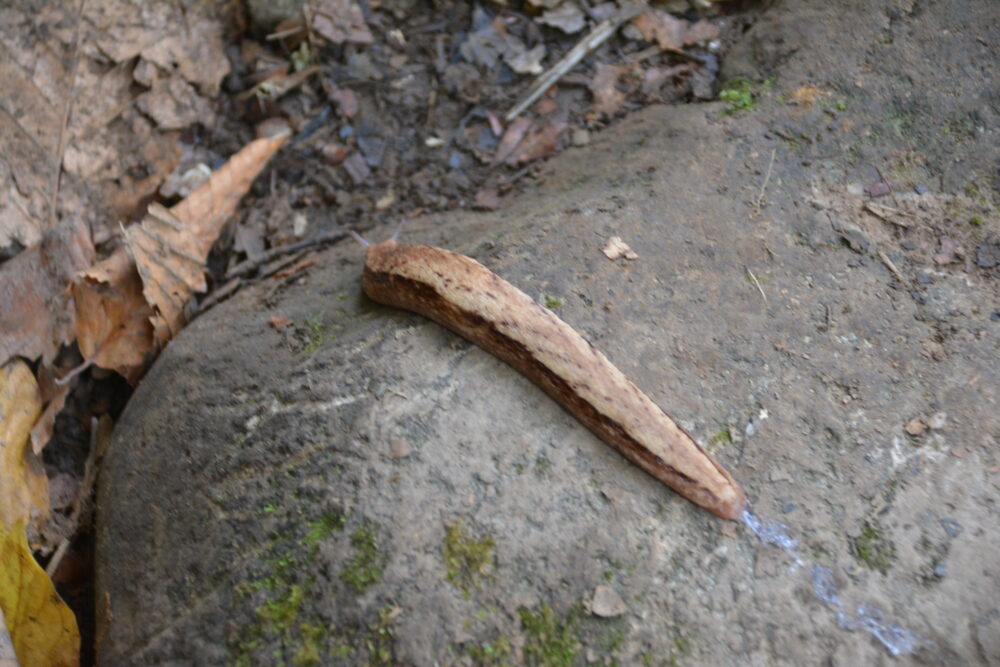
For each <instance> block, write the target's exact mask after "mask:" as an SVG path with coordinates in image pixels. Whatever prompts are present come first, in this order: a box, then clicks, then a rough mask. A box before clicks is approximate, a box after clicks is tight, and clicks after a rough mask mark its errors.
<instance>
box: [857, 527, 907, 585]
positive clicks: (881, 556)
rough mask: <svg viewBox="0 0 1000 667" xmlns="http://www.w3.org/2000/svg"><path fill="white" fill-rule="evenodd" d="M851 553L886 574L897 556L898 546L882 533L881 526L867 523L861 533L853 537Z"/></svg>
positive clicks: (868, 565)
mask: <svg viewBox="0 0 1000 667" xmlns="http://www.w3.org/2000/svg"><path fill="white" fill-rule="evenodd" d="M851 553H852V554H853V555H854V558H855V559H856V560H857V561H858V562H859V563H863V564H864V565H865V566H866V567H868V568H869V569H872V570H877V571H878V572H881V573H882V574H885V573H887V572H888V571H889V568H890V567H892V562H893V560H895V558H896V547H895V545H893V543H892V542H890V541H889V540H888V539H887V538H886V537H885V536H884V535H883V534H882V529H881V528H879V527H878V526H877V525H876V524H872V523H867V524H865V526H864V527H863V528H862V529H861V533H860V534H858V535H856V536H854V537H852V538H851Z"/></svg>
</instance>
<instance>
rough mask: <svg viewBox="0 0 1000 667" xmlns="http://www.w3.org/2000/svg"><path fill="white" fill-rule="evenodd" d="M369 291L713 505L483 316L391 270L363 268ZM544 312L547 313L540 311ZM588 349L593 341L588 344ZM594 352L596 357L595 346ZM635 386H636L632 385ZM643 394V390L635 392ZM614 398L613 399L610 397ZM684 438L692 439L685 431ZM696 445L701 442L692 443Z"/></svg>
mask: <svg viewBox="0 0 1000 667" xmlns="http://www.w3.org/2000/svg"><path fill="white" fill-rule="evenodd" d="M364 281H365V291H366V292H367V293H368V294H369V296H371V298H373V299H374V300H376V301H379V302H380V303H385V304H387V305H390V306H394V307H397V308H402V309H405V310H411V311H414V312H416V313H419V314H420V315H423V316H424V317H427V318H429V319H431V320H434V321H435V322H437V323H438V324H441V325H442V326H444V327H445V328H447V329H450V330H452V331H454V332H455V333H458V334H460V335H461V336H463V337H465V338H467V339H468V340H470V341H472V342H473V343H475V344H476V345H478V346H480V347H482V348H483V349H485V350H487V351H489V352H491V353H492V354H494V355H495V356H497V357H498V358H500V359H502V360H503V361H505V362H507V363H508V364H510V365H511V366H513V367H514V368H515V369H516V370H518V371H519V372H520V373H522V374H523V375H525V376H526V377H527V378H528V379H530V380H531V381H532V382H534V383H535V384H536V385H538V386H539V387H540V388H541V389H542V390H543V391H545V393H547V394H548V395H549V396H551V397H552V398H553V399H555V400H556V401H557V402H558V403H559V404H560V405H562V406H563V407H564V408H565V409H566V410H567V411H569V412H570V413H571V414H572V415H573V416H574V417H576V418H577V419H578V420H580V421H581V422H582V423H583V424H584V425H585V426H587V427H588V428H589V429H590V430H591V431H593V432H594V433H595V435H597V436H598V437H599V438H601V439H602V440H604V441H606V442H608V443H611V444H613V445H614V446H615V448H616V449H618V450H619V451H620V452H621V453H622V454H623V455H624V456H625V457H626V458H628V459H629V460H630V461H632V462H633V463H635V464H637V465H639V466H640V467H641V468H643V469H644V470H645V471H646V472H648V473H650V474H652V475H653V476H654V477H656V478H658V479H660V481H662V482H664V483H666V484H668V485H670V486H672V487H674V488H675V489H676V490H678V491H680V492H682V493H684V494H685V495H687V496H688V497H692V499H694V498H700V499H701V500H703V501H705V502H703V503H701V504H703V505H710V504H711V501H712V499H713V498H715V496H714V494H712V493H711V491H710V490H709V489H706V488H705V487H704V486H703V485H702V484H700V483H699V482H698V480H696V479H694V478H692V477H690V476H688V475H686V474H684V473H682V472H680V471H679V470H677V469H676V468H674V467H673V466H671V465H669V464H668V463H667V462H665V461H664V460H663V459H662V458H660V457H659V456H657V455H655V454H654V453H653V452H651V451H649V449H647V448H646V447H645V446H643V445H642V444H641V443H639V442H638V441H637V440H636V439H635V438H634V437H633V436H632V435H631V434H629V432H628V431H627V430H626V428H625V427H624V426H623V425H622V424H620V423H619V422H617V421H615V420H613V419H611V418H610V417H608V416H607V415H605V414H604V413H602V412H601V411H600V410H599V409H598V408H597V407H596V406H594V405H593V404H591V403H590V402H589V401H587V400H586V399H585V398H583V397H582V396H580V395H579V394H578V393H577V391H576V390H575V389H574V388H573V387H572V386H570V384H569V383H568V382H567V381H566V380H565V379H564V378H562V377H561V376H559V375H558V374H557V373H555V372H553V371H552V369H550V368H548V367H547V366H545V365H544V364H543V363H541V362H540V361H539V360H538V359H537V358H536V357H535V356H534V355H533V354H532V353H531V351H530V350H529V349H528V348H527V347H526V346H525V345H524V344H523V343H521V342H520V341H517V340H514V339H512V338H510V337H509V336H507V335H505V334H504V333H503V332H501V331H499V330H497V329H496V327H495V326H494V324H493V323H492V322H489V321H487V320H486V319H485V318H483V317H482V316H481V315H479V314H478V313H474V312H469V311H466V310H463V309H461V308H458V307H457V306H456V305H455V304H453V303H451V302H450V301H449V300H448V299H447V298H445V297H444V296H443V295H441V294H440V293H438V292H437V290H436V289H435V288H434V287H433V286H431V285H428V284H426V283H424V282H421V281H419V280H415V279H412V278H408V277H403V276H400V275H398V274H394V273H391V272H389V271H373V270H371V269H369V268H368V267H367V266H366V267H365V270H364ZM538 309H539V311H540V314H544V313H545V312H547V311H544V309H542V308H541V307H538ZM588 345H590V343H589V342H588ZM590 349H591V350H593V351H594V353H595V354H596V353H597V350H596V348H594V347H593V345H590ZM633 387H634V385H633ZM635 391H636V392H637V393H638V392H639V389H638V388H635ZM607 400H609V401H610V400H611V397H610V396H609V397H607ZM677 428H678V429H679V430H680V431H681V432H682V433H684V435H686V436H687V437H689V438H690V436H688V435H687V433H685V432H684V431H683V429H680V427H679V426H678V427H677ZM691 444H693V445H694V446H695V447H697V448H698V449H699V450H700V449H701V448H700V447H698V445H697V443H696V442H695V441H694V440H693V439H691Z"/></svg>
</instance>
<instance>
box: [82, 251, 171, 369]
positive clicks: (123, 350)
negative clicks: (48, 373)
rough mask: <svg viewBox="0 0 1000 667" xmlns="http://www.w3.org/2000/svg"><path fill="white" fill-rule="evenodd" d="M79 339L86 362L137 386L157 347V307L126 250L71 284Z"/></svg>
mask: <svg viewBox="0 0 1000 667" xmlns="http://www.w3.org/2000/svg"><path fill="white" fill-rule="evenodd" d="M73 296H74V300H75V301H76V310H77V313H76V341H77V345H78V346H79V347H80V352H81V353H82V354H83V357H84V359H86V360H88V361H90V362H92V363H94V364H96V365H97V366H100V367H102V368H108V369H111V370H114V371H117V372H118V373H120V374H121V375H122V376H124V377H125V379H126V380H128V381H129V383H131V384H133V385H134V384H135V383H136V382H138V380H139V377H140V376H141V374H142V371H143V369H144V365H145V361H146V355H147V354H148V353H149V351H150V350H152V349H153V345H154V342H153V325H152V322H151V318H152V317H153V315H154V312H153V309H152V308H151V307H150V306H149V304H148V303H146V299H145V298H144V297H143V294H142V280H141V279H140V278H139V274H138V272H137V271H136V268H135V264H134V263H133V262H132V259H131V258H130V257H129V256H128V253H127V252H125V250H124V249H123V248H119V249H118V250H117V251H115V252H114V253H112V254H111V255H110V256H109V257H108V258H106V259H104V260H102V261H101V262H99V263H98V264H96V265H95V266H93V267H92V268H90V269H89V270H87V271H85V272H83V273H82V274H81V275H80V277H79V278H78V279H77V281H76V282H75V283H74V284H73Z"/></svg>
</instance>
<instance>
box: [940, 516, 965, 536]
mask: <svg viewBox="0 0 1000 667" xmlns="http://www.w3.org/2000/svg"><path fill="white" fill-rule="evenodd" d="M941 527H942V528H944V532H946V533H947V534H948V537H958V536H959V535H961V534H962V524H960V523H959V522H957V521H955V520H954V519H941Z"/></svg>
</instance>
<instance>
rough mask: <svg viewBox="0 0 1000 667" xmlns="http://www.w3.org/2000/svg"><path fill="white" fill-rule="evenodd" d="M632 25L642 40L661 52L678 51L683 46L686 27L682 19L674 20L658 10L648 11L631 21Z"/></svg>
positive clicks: (685, 22)
mask: <svg viewBox="0 0 1000 667" xmlns="http://www.w3.org/2000/svg"><path fill="white" fill-rule="evenodd" d="M632 25H634V26H635V27H636V28H638V30H639V33H640V34H641V35H642V38H643V39H644V40H646V41H647V42H655V43H656V44H658V45H659V47H660V49H661V50H663V51H680V50H681V47H682V46H684V43H685V42H684V37H685V35H686V34H687V27H688V23H687V21H685V20H684V19H678V18H674V17H673V16H671V15H670V14H668V13H666V12H664V11H660V10H658V9H650V10H647V11H645V12H643V13H642V14H639V15H638V16H636V17H635V18H634V19H632Z"/></svg>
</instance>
